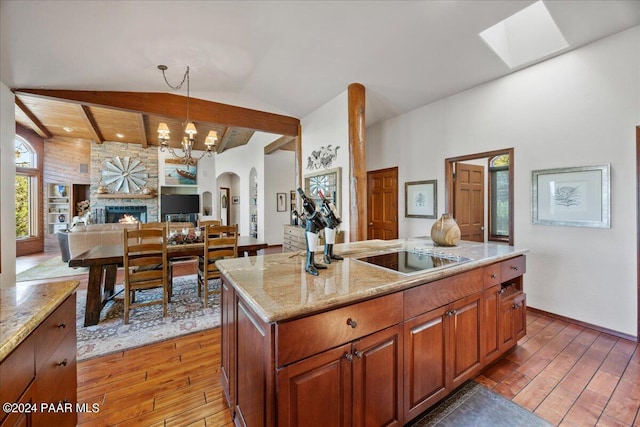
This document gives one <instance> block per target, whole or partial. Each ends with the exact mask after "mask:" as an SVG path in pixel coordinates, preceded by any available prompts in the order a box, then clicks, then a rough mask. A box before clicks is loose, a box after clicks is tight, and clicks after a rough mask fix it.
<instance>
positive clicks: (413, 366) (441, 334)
mask: <svg viewBox="0 0 640 427" xmlns="http://www.w3.org/2000/svg"><path fill="white" fill-rule="evenodd" d="M447 311H448V306H445V307H440V308H437V309H435V310H432V311H429V312H427V313H425V314H423V315H420V316H417V317H415V318H413V319H411V320H409V321H407V322H405V323H404V357H403V358H404V421H405V422H408V421H409V420H410V419H412V418H414V417H415V416H417V415H419V414H420V413H422V412H423V411H425V410H426V409H427V408H429V407H430V406H431V405H433V404H434V403H436V402H437V401H439V400H440V399H442V398H443V397H445V396H446V394H447V393H448V389H447V382H446V351H445V350H446V343H447V340H446V327H445V318H446V316H445V313H446V312H447Z"/></svg>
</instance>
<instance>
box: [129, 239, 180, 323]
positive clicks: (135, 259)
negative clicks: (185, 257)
mask: <svg viewBox="0 0 640 427" xmlns="http://www.w3.org/2000/svg"><path fill="white" fill-rule="evenodd" d="M123 240H124V242H123V245H124V250H123V256H124V323H125V325H126V324H128V323H129V311H130V310H131V309H132V308H136V307H143V306H147V305H154V304H162V317H166V315H167V302H168V300H169V296H168V294H169V292H168V287H167V233H166V231H165V229H162V228H148V229H140V228H139V229H137V230H127V229H125V230H124V239H123ZM158 287H161V288H162V299H155V300H151V301H146V302H141V303H136V302H135V297H134V294H135V292H137V291H143V290H147V289H153V288H158Z"/></svg>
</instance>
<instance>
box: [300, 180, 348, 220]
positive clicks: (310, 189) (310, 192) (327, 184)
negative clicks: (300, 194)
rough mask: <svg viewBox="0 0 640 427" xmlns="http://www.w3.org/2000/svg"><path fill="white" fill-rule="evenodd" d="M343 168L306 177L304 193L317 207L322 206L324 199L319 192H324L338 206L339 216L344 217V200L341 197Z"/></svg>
mask: <svg viewBox="0 0 640 427" xmlns="http://www.w3.org/2000/svg"><path fill="white" fill-rule="evenodd" d="M340 179H341V168H333V169H327V170H324V171H321V172H316V173H312V174H308V175H305V176H304V192H305V194H306V195H307V196H308V197H310V198H311V199H313V201H314V202H315V203H316V206H320V205H321V204H322V199H320V196H319V195H318V190H322V194H324V196H325V197H326V198H328V199H329V200H331V201H332V202H333V204H334V205H335V206H336V211H337V212H338V215H340V216H342V212H341V209H342V206H341V205H342V203H341V202H342V198H341V196H340V188H341V181H340Z"/></svg>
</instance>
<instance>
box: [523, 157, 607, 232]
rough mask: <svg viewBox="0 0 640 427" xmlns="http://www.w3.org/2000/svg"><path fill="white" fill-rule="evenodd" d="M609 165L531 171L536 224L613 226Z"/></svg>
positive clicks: (532, 200) (533, 213)
mask: <svg viewBox="0 0 640 427" xmlns="http://www.w3.org/2000/svg"><path fill="white" fill-rule="evenodd" d="M610 174H611V171H610V165H609V164H604V165H596V166H581V167H572V168H560V169H545V170H535V171H532V172H531V216H532V222H533V224H543V225H559V226H570V227H599V228H610V227H611V199H610V193H611V181H610Z"/></svg>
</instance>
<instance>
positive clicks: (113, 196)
mask: <svg viewBox="0 0 640 427" xmlns="http://www.w3.org/2000/svg"><path fill="white" fill-rule="evenodd" d="M94 197H95V198H96V199H155V198H156V195H155V194H128V193H103V194H102V193H96V194H94Z"/></svg>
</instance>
